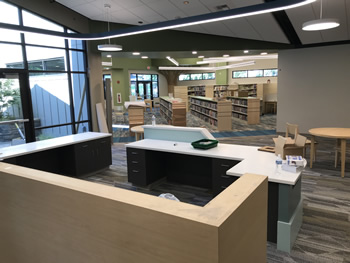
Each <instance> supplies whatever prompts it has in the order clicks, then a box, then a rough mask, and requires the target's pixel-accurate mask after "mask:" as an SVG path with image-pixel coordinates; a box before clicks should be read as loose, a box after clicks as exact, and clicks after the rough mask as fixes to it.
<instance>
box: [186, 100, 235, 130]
mask: <svg viewBox="0 0 350 263" xmlns="http://www.w3.org/2000/svg"><path fill="white" fill-rule="evenodd" d="M190 102H191V106H190V109H191V114H193V115H194V116H196V117H198V118H200V119H202V120H204V121H205V122H208V123H210V124H211V125H213V126H215V127H217V129H218V130H219V131H224V130H225V131H229V130H231V129H232V119H231V114H232V113H231V108H232V106H231V101H228V100H215V99H211V98H206V97H199V96H192V97H191V100H190Z"/></svg>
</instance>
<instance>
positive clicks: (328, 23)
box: [303, 0, 340, 31]
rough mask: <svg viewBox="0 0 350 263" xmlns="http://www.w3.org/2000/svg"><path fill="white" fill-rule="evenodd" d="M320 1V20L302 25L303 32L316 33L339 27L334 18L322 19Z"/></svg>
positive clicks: (337, 21)
mask: <svg viewBox="0 0 350 263" xmlns="http://www.w3.org/2000/svg"><path fill="white" fill-rule="evenodd" d="M322 9H323V5H322V0H321V6H320V19H316V20H312V21H308V22H305V23H304V24H303V30H304V31H318V30H326V29H331V28H335V27H338V26H339V25H340V23H339V20H338V19H336V18H322Z"/></svg>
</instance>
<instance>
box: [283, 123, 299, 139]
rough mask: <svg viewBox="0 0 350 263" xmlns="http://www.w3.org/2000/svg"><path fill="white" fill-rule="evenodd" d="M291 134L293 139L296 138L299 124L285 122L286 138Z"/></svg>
mask: <svg viewBox="0 0 350 263" xmlns="http://www.w3.org/2000/svg"><path fill="white" fill-rule="evenodd" d="M289 134H291V136H293V137H292V138H293V139H296V137H297V135H298V134H299V125H298V124H291V123H288V122H287V124H286V138H287V137H289V136H290V135H289Z"/></svg>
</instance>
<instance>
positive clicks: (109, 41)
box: [104, 4, 111, 44]
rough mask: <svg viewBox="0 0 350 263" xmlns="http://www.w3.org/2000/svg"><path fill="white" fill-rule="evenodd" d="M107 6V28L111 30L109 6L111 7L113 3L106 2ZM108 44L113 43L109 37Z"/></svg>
mask: <svg viewBox="0 0 350 263" xmlns="http://www.w3.org/2000/svg"><path fill="white" fill-rule="evenodd" d="M104 6H105V8H106V10H107V11H106V13H107V30H108V32H109V29H110V28H109V10H108V9H109V8H111V5H110V4H105V5H104ZM108 44H111V38H108Z"/></svg>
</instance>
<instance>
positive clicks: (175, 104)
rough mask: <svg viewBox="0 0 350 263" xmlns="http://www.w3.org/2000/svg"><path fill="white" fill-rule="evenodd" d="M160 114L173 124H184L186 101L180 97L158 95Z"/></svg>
mask: <svg viewBox="0 0 350 263" xmlns="http://www.w3.org/2000/svg"><path fill="white" fill-rule="evenodd" d="M160 114H161V115H162V116H163V117H164V118H165V119H166V120H167V121H168V124H171V125H174V126H186V103H185V102H182V100H181V99H177V98H170V97H160Z"/></svg>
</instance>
